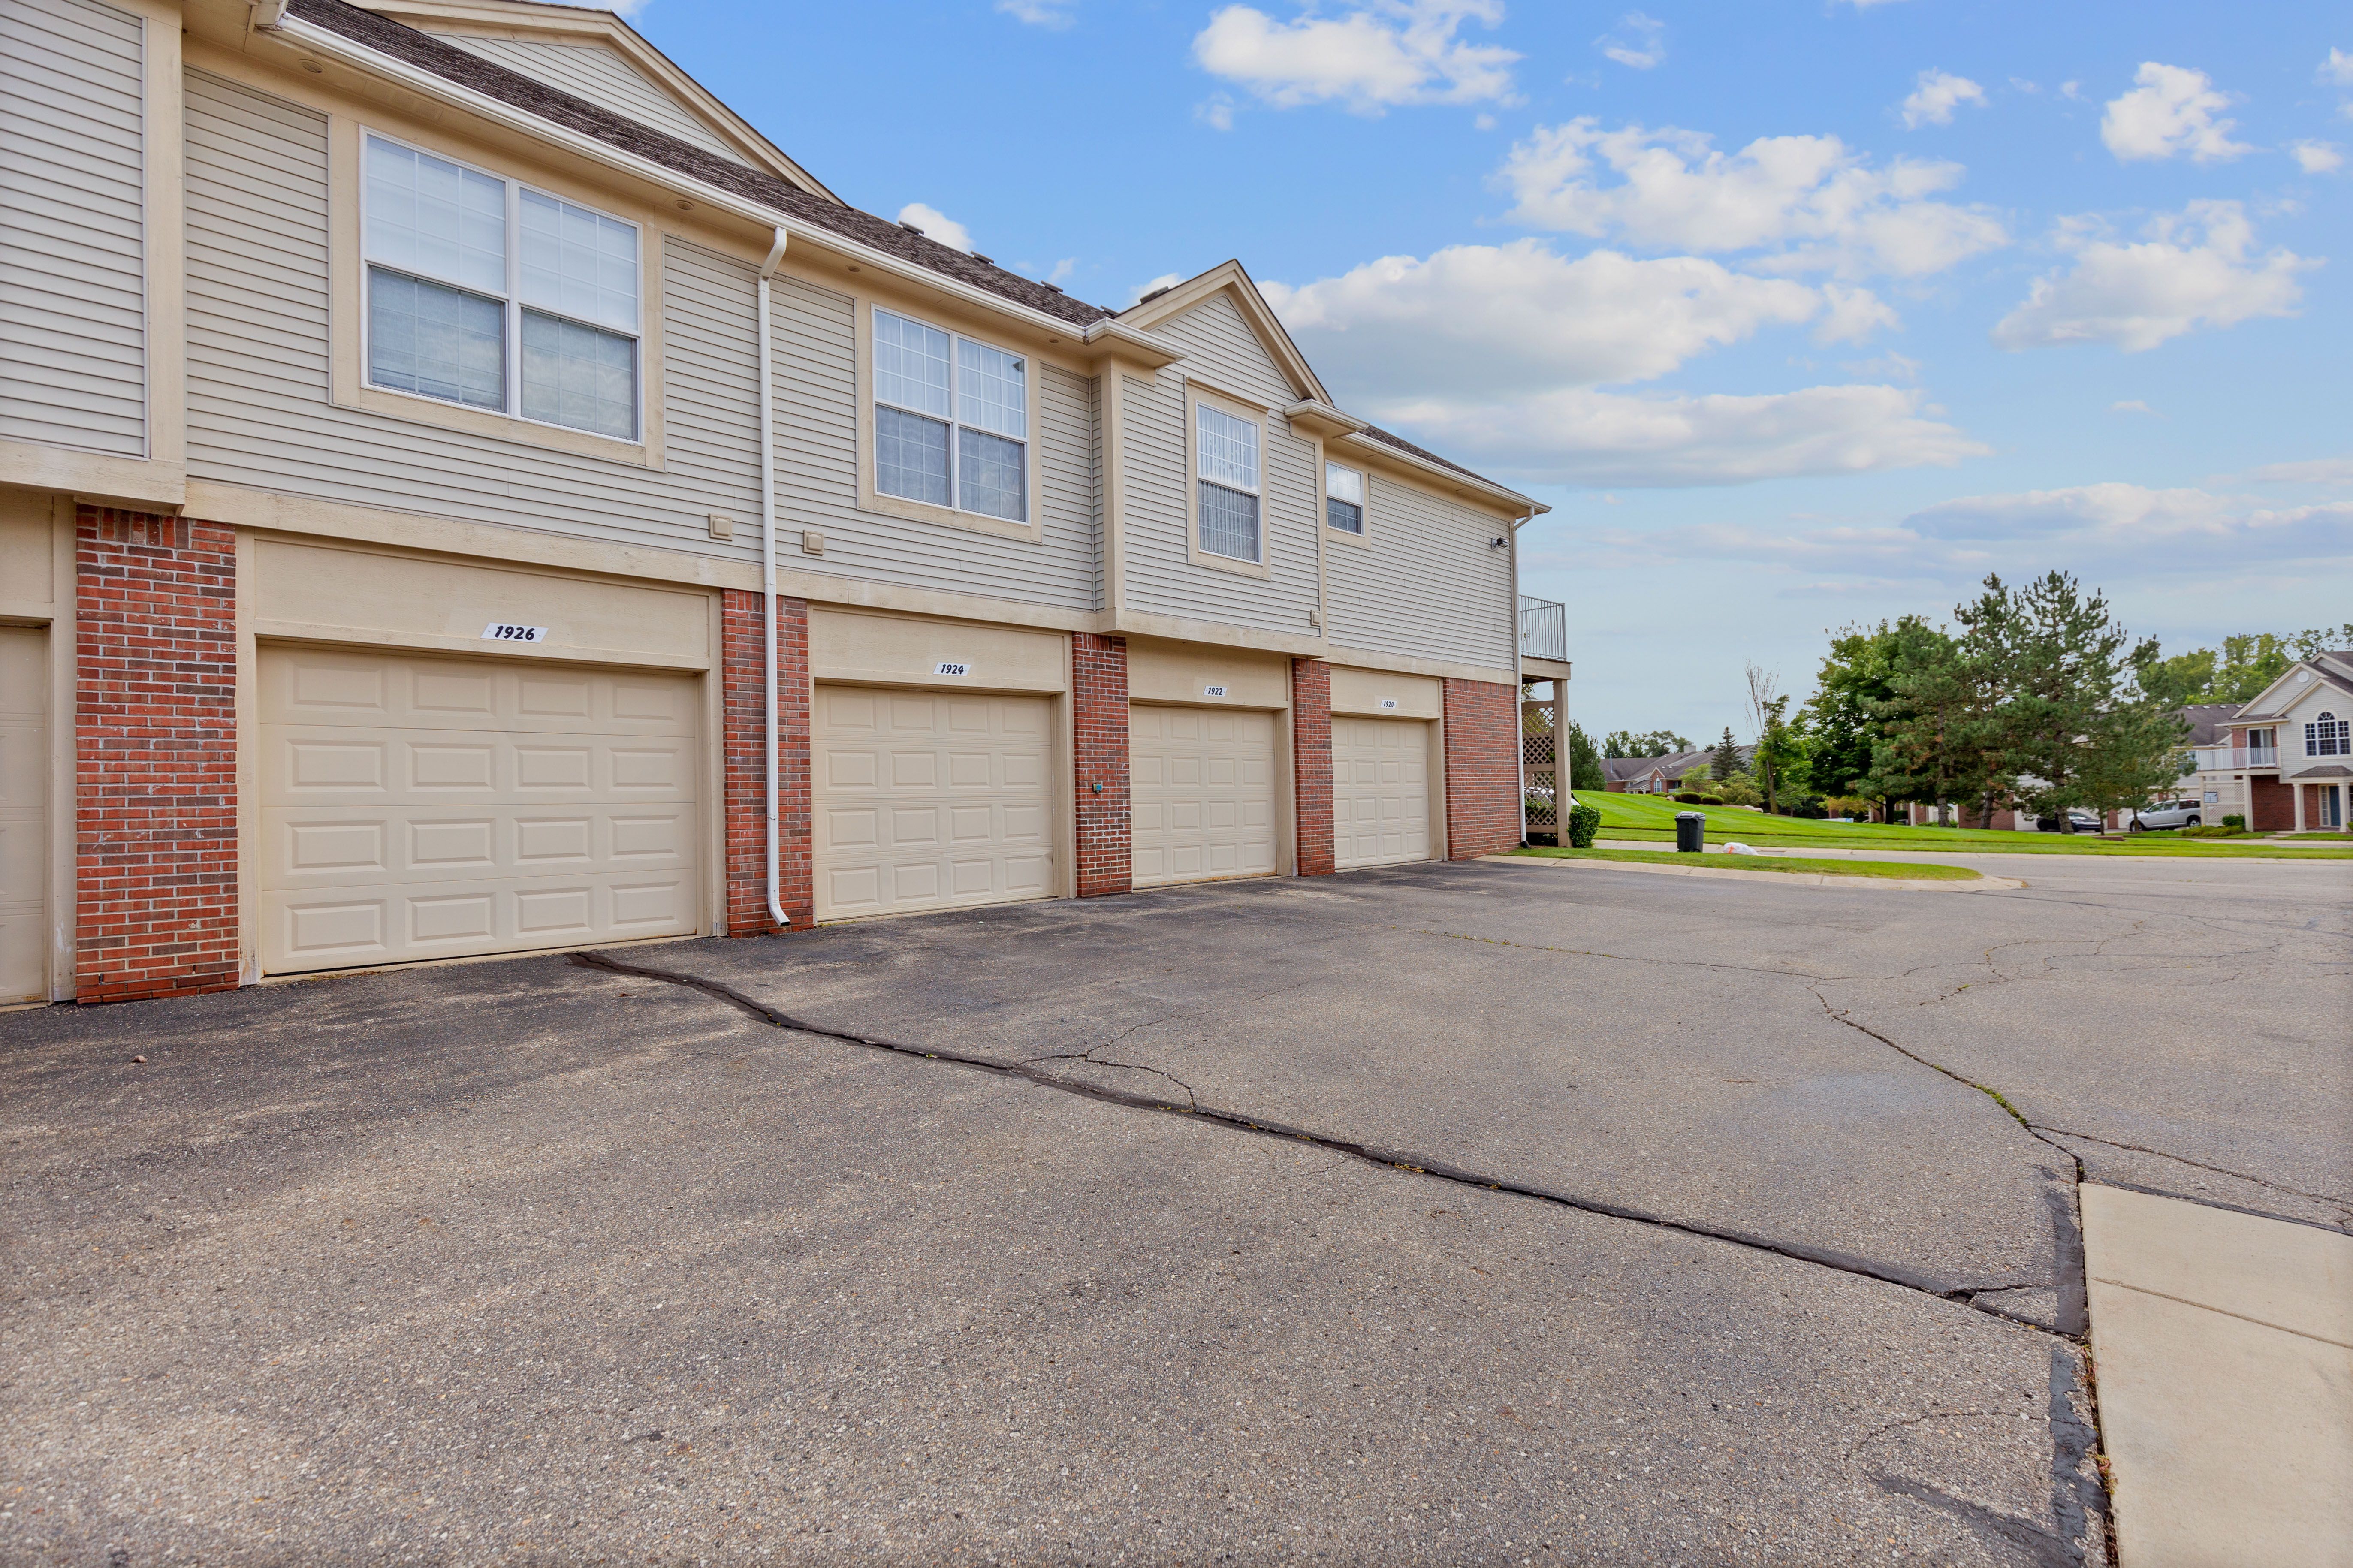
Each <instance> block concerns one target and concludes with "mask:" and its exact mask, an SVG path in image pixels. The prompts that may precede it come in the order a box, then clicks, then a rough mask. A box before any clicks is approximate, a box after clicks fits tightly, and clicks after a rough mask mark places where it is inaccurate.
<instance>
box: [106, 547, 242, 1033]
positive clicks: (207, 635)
mask: <svg viewBox="0 0 2353 1568" xmlns="http://www.w3.org/2000/svg"><path fill="white" fill-rule="evenodd" d="M76 535H77V540H78V543H77V554H78V561H79V569H78V573H77V576H78V578H79V589H78V592H77V594H76V603H75V607H74V620H75V630H76V639H77V640H76V645H75V647H76V653H75V658H76V660H77V668H78V677H77V688H78V690H77V697H76V704H75V705H76V708H77V710H78V716H77V720H76V724H75V770H76V775H77V780H76V782H77V795H78V797H79V804H78V806H77V810H76V816H75V832H74V837H75V854H76V857H77V859H76V865H77V873H76V877H75V910H76V925H77V932H76V934H77V938H78V955H77V957H76V959H75V963H74V969H75V978H76V984H77V989H78V993H79V996H80V999H81V1000H82V1001H84V1002H119V1001H127V1000H129V999H131V998H133V997H142V996H171V995H187V994H195V993H196V992H200V991H225V990H227V989H229V988H230V987H232V986H234V985H236V984H237V534H236V531H234V530H232V529H229V528H226V527H223V526H222V525H220V524H218V523H211V522H196V521H190V520H189V519H187V518H183V517H164V516H157V515H153V514H150V513H146V512H134V511H117V510H113V509H112V508H111V507H90V506H85V507H82V508H80V509H79V513H78V516H77V520H76Z"/></svg>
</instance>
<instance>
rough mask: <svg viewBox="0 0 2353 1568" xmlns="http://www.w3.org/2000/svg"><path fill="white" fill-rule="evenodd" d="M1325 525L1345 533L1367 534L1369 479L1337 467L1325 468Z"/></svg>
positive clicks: (1353, 471) (1347, 469) (1327, 466)
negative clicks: (1367, 485) (1366, 512)
mask: <svg viewBox="0 0 2353 1568" xmlns="http://www.w3.org/2000/svg"><path fill="white" fill-rule="evenodd" d="M1324 523H1325V525H1326V526H1328V527H1332V528H1336V529H1338V530H1339V531H1341V532H1343V533H1362V532H1364V531H1365V476H1364V475H1362V474H1360V473H1358V472H1357V471H1356V469H1354V468H1342V467H1341V466H1340V465H1339V464H1337V463H1326V464H1324Z"/></svg>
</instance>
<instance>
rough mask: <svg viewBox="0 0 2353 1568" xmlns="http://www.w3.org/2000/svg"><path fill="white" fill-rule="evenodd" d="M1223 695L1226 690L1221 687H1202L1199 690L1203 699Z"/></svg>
mask: <svg viewBox="0 0 2353 1568" xmlns="http://www.w3.org/2000/svg"><path fill="white" fill-rule="evenodd" d="M1225 694H1226V689H1225V688H1224V687H1222V686H1204V687H1203V688H1201V695H1202V696H1204V697H1223V696H1224V695H1225Z"/></svg>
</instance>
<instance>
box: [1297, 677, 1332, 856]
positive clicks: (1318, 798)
mask: <svg viewBox="0 0 2353 1568" xmlns="http://www.w3.org/2000/svg"><path fill="white" fill-rule="evenodd" d="M1291 770H1292V791H1293V794H1292V800H1293V802H1294V803H1295V808H1294V811H1293V816H1294V817H1295V818H1296V821H1297V829H1298V836H1299V847H1298V857H1297V858H1298V866H1299V874H1300V875H1301V876H1303V877H1328V876H1330V875H1331V874H1332V872H1333V870H1334V863H1333V858H1332V667H1331V666H1330V665H1328V664H1325V663H1324V661H1323V660H1322V659H1320V658H1294V659H1293V660H1292V661H1291Z"/></svg>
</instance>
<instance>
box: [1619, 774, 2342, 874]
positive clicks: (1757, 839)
mask: <svg viewBox="0 0 2353 1568" xmlns="http://www.w3.org/2000/svg"><path fill="white" fill-rule="evenodd" d="M1577 800H1578V802H1579V803H1580V804H1583V805H1592V806H1596V807H1598V808H1599V810H1600V812H1601V837H1604V838H1634V839H1641V840H1645V841H1651V842H1658V843H1666V844H1672V843H1673V842H1674V838H1675V813H1677V812H1679V811H1696V812H1700V813H1702V814H1704V816H1706V817H1707V838H1708V841H1709V842H1710V843H1714V844H1721V843H1723V842H1724V841H1725V839H1727V838H1736V839H1738V840H1740V841H1741V842H1742V843H1743V844H1754V845H1756V846H1757V847H1759V848H1774V849H1832V848H1836V849H1848V848H1853V849H1941V850H1948V851H1953V852H1956V853H1957V852H1960V851H1964V850H1974V851H1976V852H1977V853H1978V854H1981V855H1983V854H2000V855H2156V856H2165V857H2176V858H2188V859H2210V858H2218V857H2220V858H2231V857H2238V856H2245V855H2288V856H2294V857H2295V858H2297V859H2299V860H2353V848H2345V847H2335V846H2332V847H2327V848H2302V847H2297V846H2295V844H2293V843H2283V842H2281V841H2279V840H2277V839H2268V838H2182V837H2178V836H2176V835H2174V834H2170V833H2135V834H2131V835H2128V836H2126V837H2122V838H2100V837H2094V836H2093V835H2091V834H2087V833H2077V834H2066V833H1999V832H1987V831H1985V830H1983V829H1981V828H1975V827H1904V826H1894V825H1891V824H1888V823H1881V822H1820V821H1814V820H1810V819H1808V818H1805V817H1799V816H1766V815H1765V814H1764V813H1763V812H1761V811H1742V810H1740V809H1739V808H1738V807H1736V806H1726V805H1676V804H1675V803H1674V802H1673V801H1672V800H1670V799H1668V798H1667V797H1666V796H1664V795H1608V794H1603V793H1600V792H1599V791H1589V790H1588V791H1579V792H1578V793H1577Z"/></svg>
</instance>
